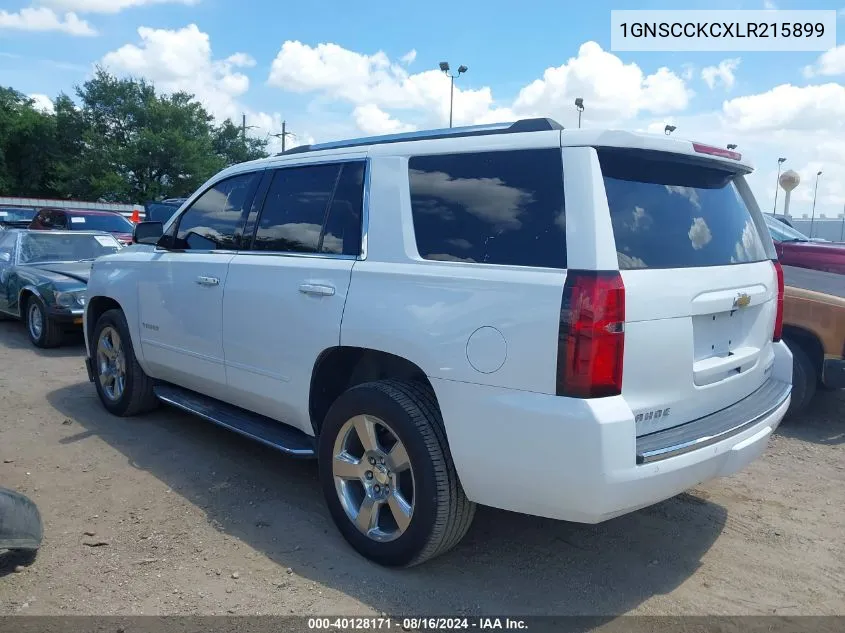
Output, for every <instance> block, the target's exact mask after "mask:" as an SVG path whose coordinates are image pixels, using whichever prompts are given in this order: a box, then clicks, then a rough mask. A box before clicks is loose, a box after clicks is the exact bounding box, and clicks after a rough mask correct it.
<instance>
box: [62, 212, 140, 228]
mask: <svg viewBox="0 0 845 633" xmlns="http://www.w3.org/2000/svg"><path fill="white" fill-rule="evenodd" d="M68 217H69V221H70V225H69V226H68V228H70V229H73V230H75V231H110V232H114V233H131V232H132V230H133V228H134V226H133V225H132V223H131V222H130V221H129V220H127V219H126V218H124V217H123V216H122V215H118V214H117V213H114V214H108V215H105V214H104V215H99V214H94V213H92V214H81V213H80V214H69V215H68Z"/></svg>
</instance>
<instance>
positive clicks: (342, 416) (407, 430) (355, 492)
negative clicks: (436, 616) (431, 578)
mask: <svg viewBox="0 0 845 633" xmlns="http://www.w3.org/2000/svg"><path fill="white" fill-rule="evenodd" d="M318 457H319V471H320V483H321V485H322V488H323V494H324V495H325V498H326V502H327V504H328V506H329V511H330V512H331V515H332V518H333V519H334V522H335V524H336V525H337V527H338V529H339V530H340V532H341V534H342V535H343V536H344V538H345V539H346V540H347V541H348V542H349V543H350V544H351V545H352V547H354V548H355V549H356V550H357V551H358V552H359V553H360V554H362V555H363V556H365V557H367V558H369V559H370V560H372V561H374V562H376V563H379V564H381V565H386V566H391V567H409V566H412V565H417V564H419V563H422V562H423V561H425V560H428V559H429V558H433V557H435V556H438V555H439V554H442V553H444V552H446V551H447V550H449V549H451V548H452V547H454V546H455V545H457V544H458V542H459V541H460V540H461V539H462V538H463V536H464V534H466V532H467V530H468V529H469V526H470V523H471V522H472V518H473V516H474V514H475V504H474V503H472V502H471V501H469V500H468V499H467V498H466V495H465V494H464V491H463V488H462V487H461V484H460V481H458V475H457V472H456V471H455V466H454V464H453V462H452V456H451V453H450V452H449V446H448V444H447V442H446V434H445V432H444V428H443V420H442V418H441V416H440V411H439V408H438V406H437V402H436V400H435V397H434V394H433V393H432V392H431V390H430V389H429V388H427V387H426V386H424V385H420V384H417V383H409V382H400V381H395V380H383V381H378V382H370V383H365V384H362V385H358V386H356V387H353V388H351V389H349V390H348V391H346V392H345V393H343V394H342V395H341V396H340V397H339V398H338V399H337V401H336V402H335V403H334V404H333V405H332V407H331V409H330V410H329V412H328V414H327V415H326V420H325V422H324V424H323V428H322V430H321V432H320V439H319V446H318Z"/></svg>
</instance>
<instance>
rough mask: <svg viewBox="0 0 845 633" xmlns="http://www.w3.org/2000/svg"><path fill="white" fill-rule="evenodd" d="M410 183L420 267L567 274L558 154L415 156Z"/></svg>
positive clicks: (548, 151)
mask: <svg viewBox="0 0 845 633" xmlns="http://www.w3.org/2000/svg"><path fill="white" fill-rule="evenodd" d="M408 178H409V181H410V188H411V208H412V211H413V218H414V232H415V234H416V239H417V249H418V250H419V253H420V255H421V256H422V257H424V258H425V259H430V260H437V261H449V262H476V263H484V264H500V265H501V264H506V265H508V264H509V265H516V266H537V267H548V268H566V216H565V213H564V199H563V164H562V161H561V153H560V149H532V150H517V151H502V152H477V153H468V154H444V155H436V156H414V157H412V158H411V159H410V160H409V163H408Z"/></svg>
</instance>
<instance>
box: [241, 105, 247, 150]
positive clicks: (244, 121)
mask: <svg viewBox="0 0 845 633" xmlns="http://www.w3.org/2000/svg"><path fill="white" fill-rule="evenodd" d="M242 117H243V118H242V119H241V138H242V139H243V141H244V143H246V112H244V113H243V114H242Z"/></svg>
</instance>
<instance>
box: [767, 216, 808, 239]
mask: <svg viewBox="0 0 845 633" xmlns="http://www.w3.org/2000/svg"><path fill="white" fill-rule="evenodd" d="M763 217H765V218H766V225H767V226H768V227H769V233H771V234H772V239H775V240H777V241H779V242H807V241H809V238H808V237H807V236H806V235H804V234H803V233H801V232H799V231H796V230H795V229H793V228H792V227H791V226H789V225H787V224H784V223H783V222H781V221H780V220H776V219H774V218H770V217H769V216H763Z"/></svg>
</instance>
